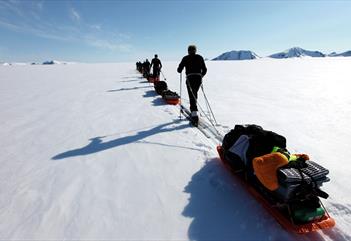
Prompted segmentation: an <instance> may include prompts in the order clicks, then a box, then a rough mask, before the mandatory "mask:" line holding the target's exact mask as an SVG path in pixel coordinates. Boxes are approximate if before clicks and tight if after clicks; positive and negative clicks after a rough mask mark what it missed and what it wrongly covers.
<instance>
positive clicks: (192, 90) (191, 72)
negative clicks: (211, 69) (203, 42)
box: [177, 45, 207, 123]
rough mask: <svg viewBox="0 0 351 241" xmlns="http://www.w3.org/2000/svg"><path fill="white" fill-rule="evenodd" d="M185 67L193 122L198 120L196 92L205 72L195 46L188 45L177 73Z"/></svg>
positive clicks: (203, 64) (201, 58) (203, 62)
mask: <svg viewBox="0 0 351 241" xmlns="http://www.w3.org/2000/svg"><path fill="white" fill-rule="evenodd" d="M184 67H185V74H186V86H187V89H188V95H189V99H190V111H191V117H192V119H193V121H194V122H195V123H197V122H198V120H199V117H198V115H197V92H198V91H199V88H200V86H201V84H202V78H203V77H204V76H205V75H206V73H207V68H206V65H205V61H204V59H203V57H202V56H201V55H198V54H196V46H195V45H189V47H188V55H187V56H184V57H183V59H182V61H181V62H180V64H179V66H178V69H177V71H178V73H181V72H182V71H183V68H184Z"/></svg>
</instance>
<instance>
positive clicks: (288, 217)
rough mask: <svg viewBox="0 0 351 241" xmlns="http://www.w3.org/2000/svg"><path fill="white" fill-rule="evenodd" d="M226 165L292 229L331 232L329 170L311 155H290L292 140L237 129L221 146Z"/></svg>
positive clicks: (251, 129)
mask: <svg viewBox="0 0 351 241" xmlns="http://www.w3.org/2000/svg"><path fill="white" fill-rule="evenodd" d="M217 151H218V153H219V156H220V159H221V160H222V162H223V164H224V165H225V166H226V167H227V168H228V169H229V170H230V171H232V173H233V175H234V176H235V177H236V178H237V179H239V180H240V182H241V183H242V184H243V185H244V187H245V188H246V189H247V190H248V191H249V192H250V194H252V195H253V196H254V197H255V198H256V199H257V201H259V202H260V203H261V204H262V205H263V206H264V207H265V208H266V209H267V211H268V212H269V213H270V214H271V215H273V216H274V217H275V218H276V220H277V221H278V222H279V223H280V224H281V225H282V226H283V227H284V228H285V229H287V230H290V231H294V232H296V233H308V232H312V231H317V230H320V229H326V228H331V227H333V226H334V225H335V221H334V219H333V218H331V217H330V215H329V214H328V212H327V210H326V209H325V207H324V206H323V204H322V202H321V200H320V198H324V199H326V198H328V194H327V193H325V192H324V191H322V190H321V189H320V188H321V186H322V185H323V183H325V182H328V181H329V180H330V179H329V178H328V177H327V175H328V174H329V171H328V170H327V169H326V168H324V167H322V166H321V165H319V164H318V163H316V162H315V161H313V160H310V159H309V156H308V155H306V154H290V153H289V151H288V150H287V148H286V139H285V137H284V136H281V135H279V134H277V133H274V132H272V131H267V130H264V129H263V128H262V127H261V126H258V125H236V126H235V127H234V129H232V130H231V131H230V132H229V133H227V134H226V135H225V136H224V138H223V143H222V146H218V147H217Z"/></svg>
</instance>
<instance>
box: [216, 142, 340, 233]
mask: <svg viewBox="0 0 351 241" xmlns="http://www.w3.org/2000/svg"><path fill="white" fill-rule="evenodd" d="M217 152H218V154H219V157H220V160H221V162H222V164H223V165H224V166H225V168H226V169H228V170H229V171H230V172H231V173H232V174H233V176H234V177H235V178H236V179H237V180H238V181H239V182H240V183H241V185H242V186H243V187H244V188H245V189H246V190H247V191H248V192H249V193H250V194H251V195H252V196H253V197H254V198H255V199H256V200H257V201H258V202H259V203H260V204H261V205H262V206H263V207H264V208H265V209H266V210H267V211H268V212H269V213H270V214H271V215H272V216H273V217H274V218H275V219H276V220H277V222H278V223H279V224H280V225H281V226H282V227H283V228H284V229H286V230H288V231H292V232H295V233H298V234H306V233H309V232H314V231H318V230H322V229H328V228H332V227H334V226H335V220H334V219H333V218H332V217H330V215H329V213H328V212H327V210H326V209H325V207H324V206H323V204H322V203H321V204H322V207H323V209H324V210H325V214H324V215H323V216H322V217H321V218H319V219H317V220H313V221H310V222H308V223H303V224H296V223H294V222H293V221H292V219H291V218H289V217H287V216H286V215H284V214H283V213H282V211H280V210H279V205H277V204H274V203H272V202H270V201H269V200H268V199H267V198H265V197H264V196H263V195H262V194H261V193H260V192H259V191H258V190H256V188H254V187H253V186H252V185H250V184H249V183H247V181H246V180H245V179H244V178H243V177H241V176H240V175H238V172H237V171H236V170H234V169H233V168H232V167H231V166H230V165H229V164H228V161H227V160H226V159H225V158H224V153H223V148H222V147H221V146H217Z"/></svg>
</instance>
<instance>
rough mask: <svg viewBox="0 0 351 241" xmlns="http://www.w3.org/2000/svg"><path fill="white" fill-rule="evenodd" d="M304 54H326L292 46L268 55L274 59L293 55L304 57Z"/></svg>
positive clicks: (310, 55)
mask: <svg viewBox="0 0 351 241" xmlns="http://www.w3.org/2000/svg"><path fill="white" fill-rule="evenodd" d="M304 56H308V57H325V56H326V55H325V54H323V53H322V52H320V51H311V50H305V49H303V48H299V47H293V48H290V49H287V50H285V51H283V52H279V53H275V54H272V55H270V56H269V57H271V58H275V59H286V58H295V57H304Z"/></svg>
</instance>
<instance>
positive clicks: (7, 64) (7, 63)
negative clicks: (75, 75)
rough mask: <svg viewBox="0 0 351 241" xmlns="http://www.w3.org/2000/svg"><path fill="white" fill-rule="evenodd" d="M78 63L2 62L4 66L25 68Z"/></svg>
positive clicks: (53, 61) (52, 61)
mask: <svg viewBox="0 0 351 241" xmlns="http://www.w3.org/2000/svg"><path fill="white" fill-rule="evenodd" d="M75 63H76V62H67V61H58V60H46V61H44V62H42V63H39V62H0V65H2V66H11V65H16V66H19V65H20V66H24V65H54V64H75Z"/></svg>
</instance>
